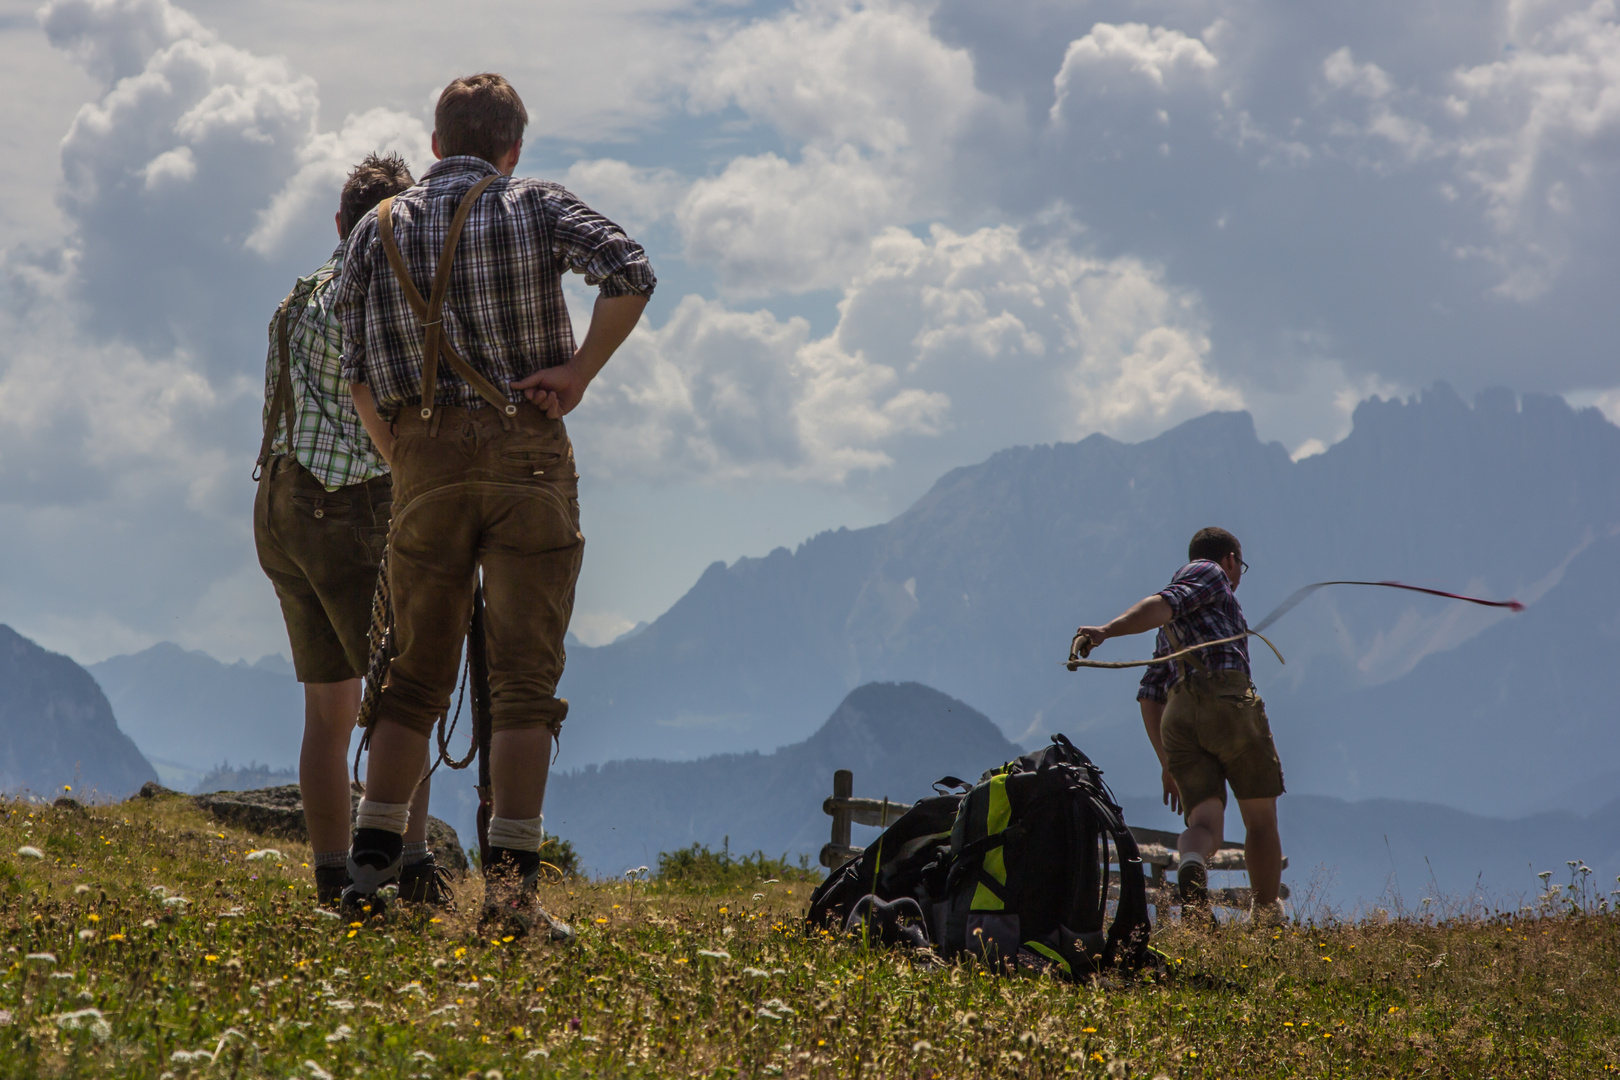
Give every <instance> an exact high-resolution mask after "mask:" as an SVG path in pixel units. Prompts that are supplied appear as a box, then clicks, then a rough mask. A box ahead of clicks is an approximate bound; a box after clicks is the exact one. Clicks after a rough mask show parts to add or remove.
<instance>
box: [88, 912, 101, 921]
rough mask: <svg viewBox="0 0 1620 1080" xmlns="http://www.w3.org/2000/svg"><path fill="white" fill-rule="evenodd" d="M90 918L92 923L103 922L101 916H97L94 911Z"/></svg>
mask: <svg viewBox="0 0 1620 1080" xmlns="http://www.w3.org/2000/svg"><path fill="white" fill-rule="evenodd" d="M89 918H90V921H91V922H100V921H101V916H100V915H97V914H96V913H95V912H93V911H92V912H91V913H90V916H89Z"/></svg>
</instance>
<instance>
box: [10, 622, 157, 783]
mask: <svg viewBox="0 0 1620 1080" xmlns="http://www.w3.org/2000/svg"><path fill="white" fill-rule="evenodd" d="M155 779H157V773H156V772H154V771H153V769H152V766H151V763H149V762H148V761H147V760H146V758H144V757H142V756H141V752H140V750H138V749H136V746H135V743H134V742H132V741H131V740H130V738H129V736H128V735H126V734H125V733H124V732H122V731H119V730H118V722H117V721H116V720H114V719H113V712H112V708H111V706H109V705H108V704H107V698H106V696H105V695H103V694H102V692H101V688H100V687H99V686H97V685H96V680H95V679H93V678H91V677H90V673H89V672H88V671H86V670H84V668H82V667H80V666H79V665H78V664H76V663H74V662H73V661H72V660H70V659H68V658H67V657H65V656H61V655H59V654H57V653H53V652H47V651H46V650H45V649H42V648H40V647H39V646H38V645H36V644H34V643H33V642H32V641H29V640H28V639H27V638H25V637H23V636H22V635H21V634H19V633H17V632H16V631H15V630H13V629H12V628H11V627H9V626H0V791H7V792H18V791H22V790H28V791H31V792H33V793H35V794H38V795H43V796H47V797H53V798H54V797H55V796H57V795H61V794H62V787H63V785H65V784H71V785H72V786H73V790H74V794H75V796H78V797H82V798H85V799H96V798H103V799H121V798H124V797H125V796H127V795H129V794H130V793H131V792H134V791H136V790H138V789H139V788H140V786H141V785H142V784H144V783H146V782H147V781H148V780H155Z"/></svg>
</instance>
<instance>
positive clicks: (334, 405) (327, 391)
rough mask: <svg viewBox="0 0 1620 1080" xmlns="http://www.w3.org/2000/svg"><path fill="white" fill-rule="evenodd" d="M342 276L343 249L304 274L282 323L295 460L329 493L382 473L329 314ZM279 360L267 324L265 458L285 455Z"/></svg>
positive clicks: (337, 329)
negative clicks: (274, 408) (268, 436)
mask: <svg viewBox="0 0 1620 1080" xmlns="http://www.w3.org/2000/svg"><path fill="white" fill-rule="evenodd" d="M342 272H343V245H342V244H339V245H338V246H337V250H336V251H334V252H332V257H331V258H330V259H328V260H326V263H325V264H324V265H323V266H322V267H321V268H320V269H319V270H317V271H315V272H314V273H313V274H311V275H309V276H308V277H302V278H299V279H298V284H296V285H294V286H293V291H292V298H291V300H290V301H289V303H290V304H291V309H290V310H291V316H290V321H289V323H288V326H287V345H288V348H287V351H288V354H289V369H290V371H291V374H292V390H293V411H294V414H295V416H296V425H297V430H295V431H294V432H293V437H292V450H291V453H292V455H293V457H295V458H297V459H298V462H299V464H301V465H303V466H304V468H306V469H308V470H309V471H310V472H311V473H313V474H314V475H315V478H316V479H317V480H319V481H320V482H321V483H322V484H324V485H326V489H327V490H328V491H335V490H337V489H338V488H340V487H344V486H346V485H349V484H358V483H361V482H362V481H366V480H370V479H371V478H372V477H375V476H381V475H383V474H384V473H386V472H387V471H388V465H387V464H386V463H385V462H384V461H383V459H382V455H381V454H379V453H377V448H376V447H375V446H373V445H372V444H371V436H369V435H367V434H366V429H365V428H364V427H363V426H362V425H361V423H360V416H359V414H358V413H356V412H355V411H354V399H353V398H352V397H350V396H349V385H348V383H347V382H345V381H344V380H343V377H342V371H341V367H342V357H343V330H342V327H340V326H339V325H338V321H337V319H336V318H334V317H333V315H332V306H331V299H332V287H333V286H334V285H335V284H336V283H337V279H338V275H339V274H340V273H342ZM280 366H281V357H280V354H279V352H278V350H277V348H276V319H274V318H272V319H271V320H270V353H269V358H268V360H267V361H266V363H265V373H264V421H263V422H264V424H265V426H266V427H268V426H269V425H270V424H275V425H276V435H275V438H274V439H273V440H272V441H271V446H270V449H271V453H273V454H285V453H288V448H287V432H286V424H285V423H284V421H283V419H282V415H281V413H279V412H278V413H277V415H276V416H274V417H272V416H271V415H270V406H271V404H272V403H273V401H274V400H275V390H276V373H277V371H278V370H279V368H280Z"/></svg>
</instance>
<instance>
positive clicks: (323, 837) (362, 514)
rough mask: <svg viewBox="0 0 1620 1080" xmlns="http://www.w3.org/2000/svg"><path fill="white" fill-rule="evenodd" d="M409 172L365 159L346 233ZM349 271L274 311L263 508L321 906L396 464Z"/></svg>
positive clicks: (315, 280)
mask: <svg viewBox="0 0 1620 1080" xmlns="http://www.w3.org/2000/svg"><path fill="white" fill-rule="evenodd" d="M411 183H412V180H411V174H410V170H409V169H407V168H406V167H405V162H404V160H403V159H402V158H400V157H399V155H397V154H391V155H388V156H387V157H379V156H377V155H375V154H373V155H371V156H370V157H367V158H366V159H365V161H363V162H361V163H360V164H359V165H357V166H356V167H355V169H354V171H353V172H351V173H350V174H349V177H348V180H347V181H346V182H345V183H344V185H343V192H342V195H341V196H340V198H339V204H338V212H337V231H338V238H339V240H340V241H341V240H342V239H344V238H346V237H347V236H348V234H349V231H350V230H351V229H352V228H353V227H354V223H355V222H356V221H358V220H359V219H360V217H361V215H363V214H364V213H366V211H368V210H370V209H371V208H372V207H374V206H376V205H377V203H379V202H381V201H382V200H383V199H384V198H386V197H387V196H389V195H393V194H395V193H396V192H399V191H403V190H405V189H406V188H408V187H410V186H411ZM342 270H343V244H342V243H339V244H338V247H337V250H335V251H333V252H332V257H331V258H329V259H327V260H326V262H325V263H324V264H322V266H321V267H320V268H319V269H317V270H316V271H315V272H314V273H313V274H310V275H309V276H308V277H303V278H299V279H298V283H297V284H296V285H294V286H293V291H292V292H291V294H289V295H288V297H287V299H286V300H285V301H284V302H283V303H282V306H281V307H280V308H278V309H277V311H276V314H275V317H274V318H272V319H271V320H270V351H269V356H268V358H267V359H266V361H265V383H264V442H263V444H262V445H261V446H260V449H259V460H258V473H259V477H258V479H259V491H258V497H257V498H256V499H255V500H254V505H253V533H254V541H255V546H256V547H257V548H258V552H259V565H260V566H262V567H263V568H264V572H265V574H266V575H268V576H269V578H270V581H271V583H272V584H273V585H274V586H275V589H276V597H277V599H279V600H280V602H281V614H282V619H283V620H284V621H285V622H286V624H287V637H288V640H289V642H290V644H291V646H292V654H293V670H294V672H295V673H296V675H297V677H298V681H299V682H301V683H303V685H304V742H303V747H302V750H301V752H300V754H299V759H298V782H299V785H300V786H301V788H302V794H303V802H304V819H305V821H306V822H307V824H308V827H309V841H310V846H311V847H313V848H314V849H315V891H316V898H317V901H318V902H320V903H323V904H329V903H333V902H335V901H337V900H338V899H339V897H340V896H341V895H342V893H343V889H344V887H345V886H346V885H347V884H348V869H347V864H348V850H347V844H348V838H349V739H350V736H351V735H352V734H353V733H354V720H355V713H356V711H357V710H358V709H359V706H360V680H361V677H362V675H364V673H365V670H366V666H367V661H368V658H369V651H370V650H369V646H368V643H367V631H368V630H369V628H370V624H371V597H372V593H373V591H374V590H375V588H376V583H377V565H378V562H379V561H380V560H381V558H382V552H383V545H384V544H386V543H387V538H388V512H389V505H390V503H391V501H392V496H391V494H390V480H389V476H388V466H387V464H386V463H385V462H384V461H383V459H382V457H381V455H380V454H378V453H377V449H376V448H375V447H374V446H372V444H371V438H370V436H368V435H367V434H366V432H365V429H364V428H363V427H361V425H360V417H359V415H358V414H356V412H355V410H354V402H353V400H352V399H351V398H350V396H349V388H348V384H347V383H346V382H345V381H344V380H343V377H342V372H341V370H340V360H341V356H342V352H343V348H342V346H343V336H342V330H341V328H339V326H338V324H337V319H336V318H335V317H334V316H333V314H332V297H333V287H334V286H335V285H336V284H337V280H338V275H339V274H340V273H341V272H342ZM427 802H428V789H427V784H425V783H424V784H423V785H422V789H421V791H419V792H418V793H417V796H416V798H415V801H414V803H413V805H412V809H411V820H410V831H409V834H408V841H409V843H408V847H409V850H408V851H407V852H406V860H405V865H404V866H403V868H402V870H401V872H400V882H399V884H400V894H401V895H402V896H405V897H407V898H408V899H413V900H421V901H429V902H434V903H438V902H442V901H443V900H444V899H445V898H446V896H447V894H446V893H445V891H444V884H445V883H444V880H443V877H442V874H441V873H440V871H439V868H438V866H437V864H436V863H435V862H434V860H433V855H432V853H431V852H429V851H428V847H427V842H426V837H427Z"/></svg>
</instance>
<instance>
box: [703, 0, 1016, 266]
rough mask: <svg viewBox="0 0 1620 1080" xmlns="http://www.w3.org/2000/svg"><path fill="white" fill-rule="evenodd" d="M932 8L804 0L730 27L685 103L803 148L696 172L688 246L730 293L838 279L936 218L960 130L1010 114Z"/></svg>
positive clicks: (896, 2) (898, 2) (899, 1)
mask: <svg viewBox="0 0 1620 1080" xmlns="http://www.w3.org/2000/svg"><path fill="white" fill-rule="evenodd" d="M929 18H930V8H929V7H928V6H926V5H923V4H916V3H908V2H904V0H892V2H873V3H866V4H860V3H854V2H851V0H806V2H804V3H801V4H800V5H798V6H796V7H794V8H791V9H789V10H787V11H785V12H783V13H782V14H780V15H777V16H775V17H772V18H768V19H762V20H759V21H757V22H755V23H752V24H750V25H748V26H746V27H745V28H743V29H742V30H740V31H738V32H737V33H735V34H733V35H730V36H728V37H726V38H725V39H724V40H723V41H722V42H721V43H720V44H719V45H718V46H717V47H716V49H715V50H714V53H713V54H712V56H710V57H709V58H708V62H707V63H706V64H704V65H703V67H701V68H700V69H698V71H697V73H696V74H695V76H694V79H693V82H692V84H691V87H690V91H689V93H690V98H689V101H690V108H691V109H692V110H694V111H696V112H700V113H701V112H713V111H716V110H720V109H724V108H728V107H730V108H736V109H738V110H740V111H741V112H742V113H743V114H744V115H746V116H747V118H748V119H749V121H750V122H751V123H753V124H756V125H766V126H768V127H769V128H770V129H772V130H774V131H775V132H776V133H777V134H778V135H779V136H780V137H782V138H784V139H786V140H788V141H789V142H790V143H792V144H793V145H795V146H797V147H798V148H799V151H800V152H799V155H798V159H797V160H793V159H791V158H786V157H783V156H780V155H778V154H777V153H774V152H770V153H764V154H758V155H752V156H749V155H742V156H738V157H736V158H734V159H732V160H731V161H730V162H728V163H727V164H726V166H725V168H724V169H723V170H722V171H721V172H720V174H719V175H717V176H713V177H707V178H703V179H700V180H698V181H697V182H696V183H695V184H693V185H692V188H691V189H690V191H689V192H688V194H687V196H686V198H685V199H684V201H683V202H682V204H681V207H680V209H679V211H678V213H677V221H678V223H679V226H680V230H681V234H682V236H683V237H684V240H685V244H686V255H687V257H688V258H689V259H691V260H693V261H694V262H698V263H700V264H703V265H708V266H713V267H714V268H715V269H716V271H717V272H718V274H719V276H720V279H721V281H722V282H723V283H724V284H725V285H726V286H727V287H728V288H729V289H731V290H732V291H733V292H735V293H741V294H751V295H761V294H765V293H769V292H771V291H779V290H781V291H801V290H806V289H818V288H829V287H836V286H840V285H842V284H843V283H844V281H845V280H846V279H847V276H848V274H849V273H850V271H851V270H853V269H854V267H855V266H856V265H857V264H858V262H859V260H860V258H861V256H862V254H863V252H864V251H865V248H866V245H867V243H868V242H869V241H870V240H871V238H872V237H873V236H874V235H876V233H877V232H878V230H879V229H881V228H882V227H884V226H885V225H888V224H894V223H897V222H900V223H908V222H913V221H918V220H921V219H924V218H927V217H930V216H936V215H938V214H939V213H940V212H941V211H942V208H943V205H944V202H945V198H946V192H947V191H948V190H949V188H950V186H951V183H950V178H949V173H950V170H951V168H952V164H953V159H954V158H955V156H956V150H957V146H958V141H959V140H960V138H961V137H962V136H963V134H964V133H965V132H966V131H968V130H969V129H970V128H972V127H973V126H974V125H975V124H979V123H988V122H992V121H994V120H996V119H1000V120H1003V121H1005V120H1006V119H1007V118H1008V117H1010V115H1011V113H1010V111H1009V110H1007V109H1006V108H1005V107H1003V106H1002V105H1001V104H1000V103H998V102H996V101H995V100H994V99H992V98H990V97H989V96H988V95H985V94H984V93H983V92H981V91H980V90H979V89H978V87H977V86H976V85H975V82H974V73H973V62H972V59H971V57H970V56H969V54H968V52H967V50H966V49H963V48H960V47H952V46H948V45H946V44H945V43H944V42H942V41H941V40H940V39H939V38H938V37H936V36H935V35H934V33H933V32H932V30H931V28H930V25H929Z"/></svg>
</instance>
